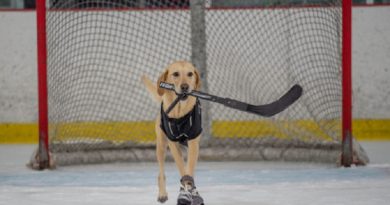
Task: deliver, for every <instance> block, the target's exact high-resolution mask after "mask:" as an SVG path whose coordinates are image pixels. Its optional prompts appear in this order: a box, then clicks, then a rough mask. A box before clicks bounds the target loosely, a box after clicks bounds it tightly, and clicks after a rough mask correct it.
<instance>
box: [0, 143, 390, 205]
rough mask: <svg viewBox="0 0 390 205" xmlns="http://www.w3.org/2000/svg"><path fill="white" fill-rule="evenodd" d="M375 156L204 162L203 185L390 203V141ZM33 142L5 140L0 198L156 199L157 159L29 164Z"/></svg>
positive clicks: (172, 180) (372, 146) (262, 200)
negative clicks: (362, 162) (38, 167)
mask: <svg viewBox="0 0 390 205" xmlns="http://www.w3.org/2000/svg"><path fill="white" fill-rule="evenodd" d="M363 146H364V147H365V148H366V150H367V152H368V154H369V156H373V157H374V158H371V160H372V163H371V164H370V165H369V166H366V167H353V168H348V169H347V168H336V167H335V166H333V165H329V164H302V163H280V162H200V163H199V166H198V169H197V172H196V178H195V180H196V183H197V186H198V190H199V191H200V193H201V195H202V196H203V197H204V199H205V201H206V204H210V205H219V204H221V205H232V204H234V205H237V204H243V205H246V204H248V205H252V204H253V205H255V204H256V205H258V204H267V205H268V204H270V205H272V204H275V205H276V204H283V205H285V204H297V205H304V204H316V205H317V204H319V205H330V204H348V205H349V204H354V205H355V204H357V205H359V204H362V205H363V204H383V205H384V204H389V201H390V149H389V148H390V143H389V142H380V143H375V142H370V143H363ZM33 148H34V146H31V145H26V146H21V145H0V204H7V205H9V204H31V205H38V204H58V205H68V204H72V205H77V204H134V205H137V204H139V205H143V204H145V205H146V204H148V205H153V204H159V203H158V202H157V201H156V199H157V185H156V177H157V172H158V168H157V165H156V164H155V163H122V164H106V165H89V166H71V167H60V168H58V169H57V170H55V171H48V170H46V171H32V170H30V169H28V168H26V167H25V163H26V162H27V161H28V158H29V156H30V154H31V153H32V150H33ZM166 175H167V188H168V193H169V196H168V197H169V200H168V201H167V202H166V203H165V204H167V205H173V204H176V200H175V199H176V197H177V194H178V188H179V174H178V172H177V170H176V168H175V165H174V164H173V163H167V165H166Z"/></svg>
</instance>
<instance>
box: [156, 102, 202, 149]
mask: <svg viewBox="0 0 390 205" xmlns="http://www.w3.org/2000/svg"><path fill="white" fill-rule="evenodd" d="M201 118H202V110H201V106H200V102H199V100H198V99H196V104H195V106H194V108H193V109H192V110H191V111H190V112H189V113H187V114H186V115H184V116H183V117H181V118H169V117H168V115H167V114H166V113H165V112H164V110H163V105H162V104H161V124H160V127H161V129H162V130H163V132H164V133H165V135H166V136H167V137H168V139H169V140H171V141H174V142H180V143H181V144H184V145H186V144H187V141H188V140H192V139H195V138H196V137H198V136H199V135H200V133H201V132H202V119H201Z"/></svg>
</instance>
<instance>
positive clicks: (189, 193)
mask: <svg viewBox="0 0 390 205" xmlns="http://www.w3.org/2000/svg"><path fill="white" fill-rule="evenodd" d="M142 81H143V83H144V84H145V86H146V88H147V90H148V91H149V93H151V95H152V96H153V98H154V99H155V100H156V101H157V102H158V103H159V104H161V111H160V115H159V116H158V117H157V118H156V126H155V131H156V136H157V139H156V140H157V142H156V155H157V161H158V165H159V175H158V187H159V194H158V199H157V200H158V201H159V202H161V203H164V202H165V201H167V200H168V194H167V191H166V185H165V173H164V162H165V151H166V150H167V147H169V149H170V151H171V153H172V156H173V158H174V160H175V163H176V166H177V168H178V170H179V172H180V175H181V177H182V178H181V180H180V182H181V187H180V193H179V197H178V204H183V205H187V204H188V205H190V204H195V205H201V204H203V199H202V198H201V197H200V195H199V193H198V192H197V190H196V187H195V184H194V179H193V176H194V171H195V166H196V164H197V161H198V153H199V141H200V138H201V137H200V134H201V132H202V127H201V107H200V103H199V100H198V99H196V98H195V97H192V96H187V97H185V98H184V99H182V100H180V101H179V103H178V104H176V106H175V107H174V108H173V109H172V110H171V111H170V112H169V113H168V114H167V113H166V112H165V111H166V110H167V109H168V107H169V106H170V105H171V104H172V102H173V101H174V100H175V99H176V98H177V95H176V94H175V92H173V91H169V90H164V89H162V88H160V87H159V84H160V82H162V81H163V82H167V83H171V84H174V85H175V91H176V93H179V94H180V93H184V92H191V91H192V90H198V89H199V88H200V84H201V83H200V76H199V72H198V71H197V69H196V68H195V67H194V66H193V65H192V64H191V63H189V62H187V61H176V62H174V63H172V64H170V65H169V66H168V67H167V68H166V69H165V71H164V72H163V73H162V74H161V75H160V77H159V78H158V81H157V85H156V83H153V82H152V81H151V80H150V79H149V78H148V77H146V76H142ZM182 145H185V146H188V148H187V152H188V153H187V156H188V157H187V164H185V162H184V159H183V156H182V152H181V149H180V146H182Z"/></svg>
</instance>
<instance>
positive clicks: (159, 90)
mask: <svg viewBox="0 0 390 205" xmlns="http://www.w3.org/2000/svg"><path fill="white" fill-rule="evenodd" d="M167 77H168V70H166V71H165V72H163V73H162V74H161V75H160V77H158V80H157V93H158V94H159V95H160V96H162V95H164V91H165V89H163V88H160V83H161V82H165V81H166V80H167Z"/></svg>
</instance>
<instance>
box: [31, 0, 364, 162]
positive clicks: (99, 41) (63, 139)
mask: <svg viewBox="0 0 390 205" xmlns="http://www.w3.org/2000/svg"><path fill="white" fill-rule="evenodd" d="M39 2H40V3H38V10H37V11H38V17H37V18H38V24H39V25H41V27H38V29H39V30H38V33H40V34H39V36H40V40H39V41H38V44H39V49H40V51H39V56H40V59H41V61H40V62H41V63H40V64H39V67H40V68H39V69H40V83H41V84H40V85H41V87H40V95H41V96H40V106H41V107H40V120H41V124H40V136H41V140H40V147H41V149H40V156H41V161H44V159H47V158H45V156H44V155H47V154H48V153H49V152H50V153H52V155H51V157H55V160H56V163H57V164H59V165H66V164H83V163H103V162H111V161H149V160H154V158H155V153H154V145H155V133H154V120H155V118H156V116H157V114H158V112H159V105H157V104H155V102H153V100H151V98H150V97H149V94H148V93H147V92H146V91H145V89H144V87H143V85H142V83H141V81H140V77H141V75H142V74H146V75H148V76H150V77H151V78H152V79H154V80H157V77H158V75H159V74H160V73H161V72H162V71H163V69H164V68H165V67H166V66H167V65H169V64H170V63H172V62H173V61H176V60H188V61H191V62H192V63H193V64H194V65H195V66H196V67H197V68H198V69H199V70H200V71H201V73H202V83H203V88H202V89H203V90H205V91H207V92H209V93H211V94H218V95H219V96H224V97H230V98H233V99H238V100H241V101H244V102H247V103H251V104H266V103H269V102H272V101H274V100H275V99H277V98H279V97H280V96H281V95H282V94H284V93H285V92H286V91H287V90H288V89H289V88H290V87H291V85H293V84H295V83H298V84H300V85H301V86H302V87H303V89H304V94H303V96H302V97H301V98H300V99H299V100H298V101H297V102H296V103H295V104H293V105H292V106H290V107H289V108H288V109H287V110H285V111H284V112H282V113H280V114H278V115H276V116H275V117H272V118H263V117H259V116H256V115H253V114H248V113H243V112H240V111H237V110H232V109H229V108H226V107H223V106H221V105H217V104H209V103H206V102H202V105H204V109H203V110H204V114H203V116H204V121H205V123H204V130H205V132H204V133H203V138H202V147H201V151H200V159H201V160H285V161H314V162H331V163H336V162H337V161H339V160H340V157H341V155H342V154H343V152H344V151H343V150H345V151H348V150H350V147H352V146H350V147H347V148H344V149H343V148H342V147H343V146H342V144H343V143H342V142H343V140H342V139H343V134H342V133H344V131H345V129H347V130H346V131H347V132H345V133H347V134H348V131H349V132H350V130H348V129H350V128H348V127H347V128H346V127H345V126H344V125H343V123H342V121H343V117H344V118H345V117H348V115H346V116H344V115H343V114H342V110H343V92H342V90H343V83H342V82H343V79H342V77H343V68H344V67H343V63H342V56H343V55H342V51H343V46H345V44H343V35H345V31H344V33H343V28H344V27H343V12H342V11H343V9H342V2H341V0H332V1H331V0H322V1H275V2H273V1H271V2H268V1H267V2H268V3H262V4H259V3H256V2H255V1H253V2H252V1H217V0H214V1H206V2H204V1H202V0H194V1H193V0H191V1H190V0H187V1H186V0H181V1H177V0H166V1H157V0H118V1H110V0H61V1H56V0H50V1H48V0H46V1H45V0H39ZM240 2H241V3H240ZM45 6H46V8H45ZM43 29H46V32H44V30H43ZM349 35H350V34H349ZM45 46H46V48H45ZM44 61H46V62H47V63H46V65H47V66H46V65H43V63H42V62H44ZM45 69H47V71H46V72H47V73H45ZM45 78H47V84H46V85H47V99H46V97H45V95H46V93H45V92H46V90H45V81H46V79H45ZM45 104H47V106H46V105H45ZM346 106H347V107H345V108H344V109H350V108H348V105H346ZM349 106H350V105H349ZM46 110H48V112H45V111H46ZM45 117H47V120H46V119H45ZM349 118H350V116H349ZM347 120H348V119H347ZM349 121H350V119H349ZM46 126H47V128H46ZM45 129H47V130H48V131H45ZM349 134H350V133H349ZM351 141H352V140H351V139H349V141H348V139H347V142H351ZM347 144H348V145H351V143H347ZM353 148H354V149H353V153H354V154H355V156H354V161H355V162H356V161H359V163H366V162H367V161H368V159H367V156H366V155H365V153H364V151H363V150H362V149H361V147H360V146H359V144H358V143H356V142H354V143H353Z"/></svg>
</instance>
